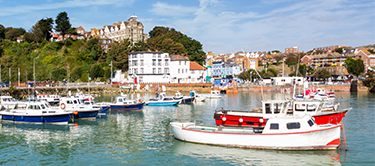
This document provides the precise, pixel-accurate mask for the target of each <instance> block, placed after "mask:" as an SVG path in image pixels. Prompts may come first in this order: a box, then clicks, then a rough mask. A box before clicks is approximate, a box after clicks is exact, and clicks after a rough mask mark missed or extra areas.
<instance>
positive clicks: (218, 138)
mask: <svg viewBox="0 0 375 166" xmlns="http://www.w3.org/2000/svg"><path fill="white" fill-rule="evenodd" d="M182 124H184V123H178V122H172V123H171V130H172V133H173V135H174V137H175V138H176V139H179V140H182V141H187V142H193V143H202V144H210V145H219V146H231V147H241V148H254V149H282V150H334V149H336V148H337V147H338V146H339V144H340V129H341V128H340V127H341V125H334V126H333V127H327V128H325V129H319V130H313V131H308V132H295V133H281V134H253V133H246V132H244V133H226V132H217V131H216V130H215V128H214V127H206V128H200V129H201V130H196V129H197V128H195V129H189V128H184V127H183V126H182ZM185 124H188V123H185ZM188 125H194V124H193V123H189V124H188ZM275 140H277V141H275Z"/></svg>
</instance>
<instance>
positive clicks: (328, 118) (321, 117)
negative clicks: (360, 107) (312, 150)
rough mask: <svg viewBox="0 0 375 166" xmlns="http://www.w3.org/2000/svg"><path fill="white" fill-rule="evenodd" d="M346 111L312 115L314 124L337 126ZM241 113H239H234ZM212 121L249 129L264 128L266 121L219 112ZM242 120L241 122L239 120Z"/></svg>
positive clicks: (254, 116) (257, 116) (263, 118)
mask: <svg viewBox="0 0 375 166" xmlns="http://www.w3.org/2000/svg"><path fill="white" fill-rule="evenodd" d="M348 111H349V110H348V109H344V110H341V111H337V112H336V111H331V112H322V113H320V114H315V115H312V117H314V119H315V122H316V124H317V125H324V124H338V123H340V122H341V120H342V118H344V117H345V115H346V113H347V112H348ZM236 112H241V111H236ZM223 117H225V119H226V120H225V121H223ZM214 119H215V122H216V125H224V126H249V127H259V126H262V127H264V126H265V125H266V122H267V119H268V118H265V117H263V114H262V113H259V114H258V115H252V116H247V115H245V114H243V115H241V114H240V113H239V114H237V115H228V114H225V113H223V114H220V113H219V112H215V114H214ZM240 119H242V122H241V120H240ZM260 119H262V120H263V122H262V123H261V122H260V121H262V120H260Z"/></svg>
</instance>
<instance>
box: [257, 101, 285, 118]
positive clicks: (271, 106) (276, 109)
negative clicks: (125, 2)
mask: <svg viewBox="0 0 375 166" xmlns="http://www.w3.org/2000/svg"><path fill="white" fill-rule="evenodd" d="M288 105H289V101H288V100H270V101H263V102H262V108H258V109H253V112H255V113H263V115H264V116H263V117H264V118H268V117H274V116H275V115H277V114H285V113H286V111H287V108H288Z"/></svg>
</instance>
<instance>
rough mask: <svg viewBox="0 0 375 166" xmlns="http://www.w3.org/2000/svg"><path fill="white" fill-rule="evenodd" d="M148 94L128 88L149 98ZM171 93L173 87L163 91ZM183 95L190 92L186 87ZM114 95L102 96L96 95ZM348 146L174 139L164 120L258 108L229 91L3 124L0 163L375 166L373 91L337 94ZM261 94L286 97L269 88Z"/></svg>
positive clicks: (255, 96)
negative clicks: (66, 118)
mask: <svg viewBox="0 0 375 166" xmlns="http://www.w3.org/2000/svg"><path fill="white" fill-rule="evenodd" d="M153 95H154V94H153V93H148V94H144V93H143V94H131V95H129V97H130V98H134V99H135V98H143V99H147V98H151V97H153ZM168 95H172V93H170V94H168ZM186 95H188V94H187V93H186ZM114 97H115V96H111V95H110V94H102V95H101V96H100V97H96V100H97V101H99V102H100V101H111V98H112V99H114ZM336 97H337V101H338V102H341V106H340V107H341V108H346V107H353V109H352V110H351V111H350V112H349V113H347V115H346V117H345V118H344V119H343V122H344V125H345V134H346V140H347V147H348V150H347V151H341V150H340V151H278V150H253V149H240V148H228V147H219V146H209V145H201V144H193V143H186V142H182V141H178V140H175V139H174V138H173V136H172V133H171V131H170V128H169V122H171V121H175V120H177V118H178V119H179V120H180V121H196V122H197V123H203V124H210V125H214V124H215V122H214V120H213V113H214V111H215V110H217V109H221V108H224V109H228V108H230V109H237V110H251V109H252V108H256V107H260V106H261V103H260V100H261V98H262V95H261V94H260V93H238V94H227V95H225V96H224V97H223V98H222V99H212V100H207V101H206V102H203V103H196V104H182V105H179V106H177V107H148V106H145V108H144V110H143V111H136V112H115V111H111V112H109V114H108V115H106V116H101V117H99V118H97V119H96V120H78V119H76V120H74V122H71V123H69V125H31V124H14V123H8V122H1V123H0V154H1V155H0V164H1V165H123V164H128V165H204V164H206V165H223V164H224V165H372V166H373V165H375V120H374V118H375V94H371V93H358V94H357V93H350V92H337V93H336ZM264 98H265V99H283V98H290V94H281V93H268V94H264Z"/></svg>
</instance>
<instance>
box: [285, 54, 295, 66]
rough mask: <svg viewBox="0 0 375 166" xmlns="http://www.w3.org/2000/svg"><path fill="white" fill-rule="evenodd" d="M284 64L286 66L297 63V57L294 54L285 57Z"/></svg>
mask: <svg viewBox="0 0 375 166" xmlns="http://www.w3.org/2000/svg"><path fill="white" fill-rule="evenodd" d="M285 63H286V64H288V65H289V64H293V63H297V57H296V55H294V54H289V55H288V56H287V57H286V60H285Z"/></svg>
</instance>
